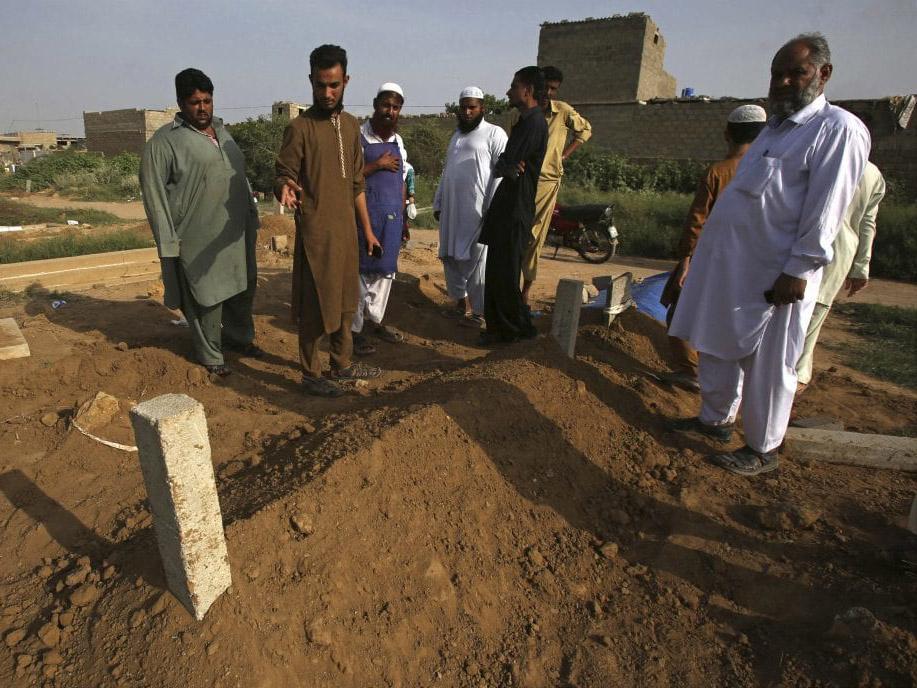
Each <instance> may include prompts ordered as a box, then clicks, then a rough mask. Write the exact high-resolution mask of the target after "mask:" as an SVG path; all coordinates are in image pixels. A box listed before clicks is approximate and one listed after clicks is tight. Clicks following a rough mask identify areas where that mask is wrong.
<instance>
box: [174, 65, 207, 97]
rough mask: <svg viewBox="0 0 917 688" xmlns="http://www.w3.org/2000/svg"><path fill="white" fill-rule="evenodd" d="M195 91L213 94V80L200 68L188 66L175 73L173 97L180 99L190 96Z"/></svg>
mask: <svg viewBox="0 0 917 688" xmlns="http://www.w3.org/2000/svg"><path fill="white" fill-rule="evenodd" d="M195 91H203V92H204V93H209V94H210V95H213V82H212V81H211V80H210V77H208V76H207V75H206V74H204V73H203V72H202V71H201V70H200V69H194V67H188V69H183V70H181V71H180V72H179V73H178V74H176V75H175V97H176V98H177V99H178V100H179V101H182V100H184V99H185V98H188V97H190V96H191V95H192V94H193V93H194V92H195Z"/></svg>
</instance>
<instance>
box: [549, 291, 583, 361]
mask: <svg viewBox="0 0 917 688" xmlns="http://www.w3.org/2000/svg"><path fill="white" fill-rule="evenodd" d="M582 307H583V283H582V282H581V281H580V280H573V279H562V280H560V282H558V283H557V295H556V297H555V299H554V314H553V315H552V317H551V336H552V337H554V339H556V340H557V343H558V344H560V348H561V349H563V350H564V353H566V354H567V356H570V357H571V358H572V357H573V353H574V351H575V350H576V333H577V330H579V314H580V309H581V308H582Z"/></svg>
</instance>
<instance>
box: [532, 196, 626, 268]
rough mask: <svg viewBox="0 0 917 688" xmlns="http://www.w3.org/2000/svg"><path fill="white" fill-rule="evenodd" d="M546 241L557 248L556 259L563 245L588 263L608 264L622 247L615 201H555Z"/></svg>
mask: <svg viewBox="0 0 917 688" xmlns="http://www.w3.org/2000/svg"><path fill="white" fill-rule="evenodd" d="M545 243H546V244H547V245H548V246H553V247H554V257H555V258H556V257H557V252H558V251H559V250H560V247H561V246H565V247H567V248H572V249H573V250H575V251H576V252H577V253H579V254H580V256H581V257H582V258H583V260H585V261H586V262H587V263H604V262H605V261H606V260H608V259H609V258H611V257H612V256H613V255H614V254H615V252H616V251H617V249H618V230H617V228H616V227H615V226H614V204H613V203H612V204H610V205H602V204H590V205H567V206H563V205H561V204H560V203H557V204H555V205H554V212H553V213H552V215H551V225H550V227H549V228H548V236H547V239H546V240H545Z"/></svg>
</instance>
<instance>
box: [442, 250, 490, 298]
mask: <svg viewBox="0 0 917 688" xmlns="http://www.w3.org/2000/svg"><path fill="white" fill-rule="evenodd" d="M442 261H443V271H444V272H445V273H446V293H447V294H448V295H449V298H450V299H452V300H453V301H458V300H459V299H464V298H465V297H466V296H467V297H468V299H469V300H470V301H471V310H472V312H474V313H477V314H478V315H484V272H485V269H486V266H487V247H486V246H485V245H484V244H475V245H474V246H473V247H472V249H471V258H469V259H468V260H458V259H456V258H450V257H449V256H446V257H445V258H443V259H442Z"/></svg>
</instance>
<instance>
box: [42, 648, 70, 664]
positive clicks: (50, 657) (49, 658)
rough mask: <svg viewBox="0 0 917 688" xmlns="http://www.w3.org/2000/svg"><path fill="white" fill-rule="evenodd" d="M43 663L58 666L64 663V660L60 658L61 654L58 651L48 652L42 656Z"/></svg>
mask: <svg viewBox="0 0 917 688" xmlns="http://www.w3.org/2000/svg"><path fill="white" fill-rule="evenodd" d="M41 662H42V664H47V665H49V666H57V665H59V664H63V663H64V658H63V657H61V656H60V652H58V651H57V650H48V651H47V652H45V653H44V654H43V655H42V656H41Z"/></svg>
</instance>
